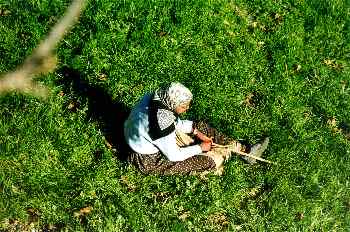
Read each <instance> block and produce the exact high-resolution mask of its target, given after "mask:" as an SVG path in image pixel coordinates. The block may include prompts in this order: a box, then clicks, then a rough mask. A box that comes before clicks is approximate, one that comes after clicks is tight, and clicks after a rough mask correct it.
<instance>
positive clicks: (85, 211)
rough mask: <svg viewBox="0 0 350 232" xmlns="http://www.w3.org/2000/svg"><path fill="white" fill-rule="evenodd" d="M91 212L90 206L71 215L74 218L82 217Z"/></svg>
mask: <svg viewBox="0 0 350 232" xmlns="http://www.w3.org/2000/svg"><path fill="white" fill-rule="evenodd" d="M92 210H93V208H92V206H87V207H84V208H81V209H80V210H79V211H75V212H74V213H73V215H74V217H80V216H84V215H87V214H89V213H91V211H92Z"/></svg>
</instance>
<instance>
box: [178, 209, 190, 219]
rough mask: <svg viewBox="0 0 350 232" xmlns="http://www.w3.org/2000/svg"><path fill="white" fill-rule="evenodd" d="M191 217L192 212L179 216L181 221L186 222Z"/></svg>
mask: <svg viewBox="0 0 350 232" xmlns="http://www.w3.org/2000/svg"><path fill="white" fill-rule="evenodd" d="M190 216H191V213H190V211H185V212H182V213H181V215H179V216H178V218H179V219H180V220H181V221H185V220H186V219H187V218H188V217H190Z"/></svg>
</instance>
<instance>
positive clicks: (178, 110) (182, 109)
mask: <svg viewBox="0 0 350 232" xmlns="http://www.w3.org/2000/svg"><path fill="white" fill-rule="evenodd" d="M189 108H190V103H187V104H183V105H179V106H178V107H176V108H175V113H177V114H182V113H185V112H186V111H187V110H188V109H189Z"/></svg>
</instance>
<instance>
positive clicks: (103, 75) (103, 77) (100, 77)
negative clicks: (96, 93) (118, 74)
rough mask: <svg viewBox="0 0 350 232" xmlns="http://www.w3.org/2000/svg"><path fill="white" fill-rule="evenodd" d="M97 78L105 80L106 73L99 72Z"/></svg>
mask: <svg viewBox="0 0 350 232" xmlns="http://www.w3.org/2000/svg"><path fill="white" fill-rule="evenodd" d="M98 79H99V80H101V81H105V80H107V75H106V74H104V73H100V74H99V75H98Z"/></svg>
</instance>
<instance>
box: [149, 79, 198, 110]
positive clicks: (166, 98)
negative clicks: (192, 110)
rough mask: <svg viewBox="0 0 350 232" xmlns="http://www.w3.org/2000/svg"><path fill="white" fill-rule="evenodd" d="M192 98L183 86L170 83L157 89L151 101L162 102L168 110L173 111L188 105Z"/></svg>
mask: <svg viewBox="0 0 350 232" xmlns="http://www.w3.org/2000/svg"><path fill="white" fill-rule="evenodd" d="M192 97H193V95H192V93H191V91H190V90H189V89H188V88H186V87H185V86H184V85H183V84H181V83H178V82H172V83H170V84H169V85H166V86H164V87H161V88H159V89H157V90H156V91H155V93H154V98H153V99H154V100H158V101H160V102H162V104H163V105H164V106H166V107H168V108H169V110H171V111H175V109H176V107H178V106H181V105H185V104H189V103H190V102H191V100H192Z"/></svg>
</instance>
